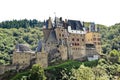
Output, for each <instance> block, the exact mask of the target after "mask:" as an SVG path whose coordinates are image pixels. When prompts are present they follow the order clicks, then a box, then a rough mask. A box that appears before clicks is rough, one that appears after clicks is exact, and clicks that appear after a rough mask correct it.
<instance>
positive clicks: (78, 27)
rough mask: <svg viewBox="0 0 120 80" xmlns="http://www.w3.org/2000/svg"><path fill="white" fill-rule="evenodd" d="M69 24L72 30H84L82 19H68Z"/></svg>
mask: <svg viewBox="0 0 120 80" xmlns="http://www.w3.org/2000/svg"><path fill="white" fill-rule="evenodd" d="M68 25H69V26H71V29H72V30H82V31H83V25H82V24H81V22H80V21H77V20H68Z"/></svg>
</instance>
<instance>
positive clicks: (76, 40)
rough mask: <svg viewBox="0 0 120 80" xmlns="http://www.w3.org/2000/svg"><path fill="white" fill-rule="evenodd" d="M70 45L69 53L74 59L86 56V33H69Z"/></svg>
mask: <svg viewBox="0 0 120 80" xmlns="http://www.w3.org/2000/svg"><path fill="white" fill-rule="evenodd" d="M68 45H69V54H70V56H72V58H73V59H80V58H83V57H84V56H85V34H73V33H69V37H68Z"/></svg>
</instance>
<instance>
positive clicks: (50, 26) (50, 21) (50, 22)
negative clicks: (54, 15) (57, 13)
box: [48, 17, 52, 29]
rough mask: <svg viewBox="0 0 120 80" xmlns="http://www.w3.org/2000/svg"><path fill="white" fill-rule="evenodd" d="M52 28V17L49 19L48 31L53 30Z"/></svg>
mask: <svg viewBox="0 0 120 80" xmlns="http://www.w3.org/2000/svg"><path fill="white" fill-rule="evenodd" d="M51 28H52V20H51V17H49V19H48V29H51Z"/></svg>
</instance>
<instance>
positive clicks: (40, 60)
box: [36, 52, 48, 67]
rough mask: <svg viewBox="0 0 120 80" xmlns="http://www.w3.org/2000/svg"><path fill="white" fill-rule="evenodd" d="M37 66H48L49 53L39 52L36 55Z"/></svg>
mask: <svg viewBox="0 0 120 80" xmlns="http://www.w3.org/2000/svg"><path fill="white" fill-rule="evenodd" d="M36 64H40V65H41V66H42V67H47V66H48V53H44V52H38V53H36Z"/></svg>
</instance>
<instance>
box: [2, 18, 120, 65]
mask: <svg viewBox="0 0 120 80" xmlns="http://www.w3.org/2000/svg"><path fill="white" fill-rule="evenodd" d="M42 25H43V23H42V22H40V21H37V20H35V19H34V20H27V19H24V20H18V21H17V20H13V21H5V22H1V23H0V64H9V63H10V61H11V56H10V54H12V51H13V49H14V47H15V45H16V44H17V43H27V44H29V45H30V48H31V49H32V50H35V49H36V46H37V43H38V40H39V39H41V38H43V33H42V29H41V27H42ZM85 26H89V23H85ZM97 26H98V27H100V33H101V36H102V50H103V53H109V52H110V51H111V50H113V49H116V50H119V48H120V24H115V25H113V26H110V27H107V26H104V25H100V24H97Z"/></svg>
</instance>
